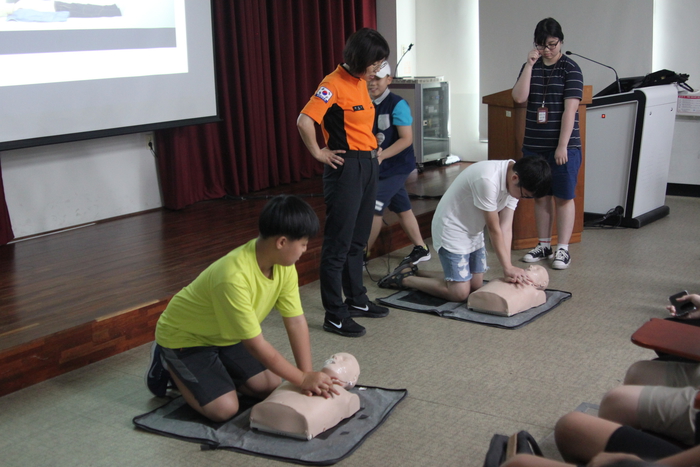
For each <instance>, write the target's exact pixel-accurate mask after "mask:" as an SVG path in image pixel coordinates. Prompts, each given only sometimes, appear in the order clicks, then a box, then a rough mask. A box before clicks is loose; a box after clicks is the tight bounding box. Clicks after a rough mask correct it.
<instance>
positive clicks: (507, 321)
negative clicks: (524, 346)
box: [377, 289, 571, 329]
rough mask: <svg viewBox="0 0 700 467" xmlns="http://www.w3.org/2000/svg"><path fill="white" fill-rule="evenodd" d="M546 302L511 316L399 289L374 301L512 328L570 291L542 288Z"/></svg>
mask: <svg viewBox="0 0 700 467" xmlns="http://www.w3.org/2000/svg"><path fill="white" fill-rule="evenodd" d="M545 293H546V295H547V301H546V302H544V304H542V305H540V306H536V307H533V308H530V309H529V310H525V311H522V312H520V313H517V314H515V315H513V316H497V315H490V314H488V313H481V312H479V311H474V310H472V309H471V308H469V307H467V304H466V302H462V303H459V302H448V301H446V300H443V299H441V298H438V297H434V296H432V295H428V294H426V293H423V292H420V291H418V290H402V291H400V292H396V293H395V294H393V295H390V296H388V297H386V298H379V299H377V301H378V302H379V303H381V304H383V305H387V306H390V307H393V308H400V309H402V310H408V311H415V312H417V313H429V314H434V315H437V316H440V317H442V318H449V319H456V320H458V321H469V322H472V323H478V324H484V325H486V326H495V327H499V328H505V329H516V328H519V327H521V326H525V325H526V324H528V323H530V322H532V321H533V320H535V319H536V318H539V317H540V316H542V315H544V314H545V313H547V312H548V311H551V310H553V309H554V308H556V307H557V306H559V304H560V303H562V302H565V301H566V300H568V299H570V298H571V293H569V292H562V291H561V290H550V289H547V290H545Z"/></svg>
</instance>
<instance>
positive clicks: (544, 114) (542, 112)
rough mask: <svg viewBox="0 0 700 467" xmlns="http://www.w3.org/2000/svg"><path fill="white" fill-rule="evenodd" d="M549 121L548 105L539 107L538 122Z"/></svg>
mask: <svg viewBox="0 0 700 467" xmlns="http://www.w3.org/2000/svg"><path fill="white" fill-rule="evenodd" d="M548 121H549V110H547V107H540V108H538V109H537V123H547V122H548Z"/></svg>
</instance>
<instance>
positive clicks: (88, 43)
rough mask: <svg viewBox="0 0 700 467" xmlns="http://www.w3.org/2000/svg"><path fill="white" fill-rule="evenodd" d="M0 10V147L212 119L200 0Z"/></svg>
mask: <svg viewBox="0 0 700 467" xmlns="http://www.w3.org/2000/svg"><path fill="white" fill-rule="evenodd" d="M45 5H46V6H45ZM48 5H50V7H48ZM0 8H4V10H2V11H0V14H2V16H0V70H2V72H1V73H0V103H1V104H0V106H1V107H0V108H1V109H2V110H0V150H9V149H16V148H22V147H30V146H38V145H43V144H53V143H59V142H66V141H74V140H80V139H89V138H97V137H104V136H113V135H118V134H127V133H137V132H144V131H151V130H155V129H161V128H168V127H174V126H181V125H189V124H198V123H206V122H212V121H217V120H218V116H217V100H216V82H215V70H214V49H213V31H212V13H211V2H210V0H149V1H141V0H123V1H121V0H117V1H116V3H115V2H114V0H112V1H110V2H100V1H89V0H86V3H80V4H79V3H69V2H53V1H50V2H49V1H37V0H31V1H28V0H19V1H16V2H12V3H4V4H0Z"/></svg>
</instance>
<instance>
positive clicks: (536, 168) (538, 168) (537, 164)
mask: <svg viewBox="0 0 700 467" xmlns="http://www.w3.org/2000/svg"><path fill="white" fill-rule="evenodd" d="M513 172H515V173H517V174H518V179H519V180H520V181H519V183H518V186H520V187H521V188H523V189H525V190H527V191H529V192H530V193H532V196H533V198H542V197H543V196H547V195H548V194H549V190H550V189H551V188H552V169H551V168H550V167H549V162H547V160H546V159H545V158H544V157H542V156H526V157H522V158H520V159H518V160H517V161H516V162H515V164H514V165H513Z"/></svg>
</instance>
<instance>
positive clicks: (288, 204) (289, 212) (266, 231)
mask: <svg viewBox="0 0 700 467" xmlns="http://www.w3.org/2000/svg"><path fill="white" fill-rule="evenodd" d="M318 228H319V226H318V217H317V216H316V213H315V212H314V210H313V208H312V207H311V206H309V203H307V202H306V201H304V200H303V199H301V198H299V197H298V196H294V195H278V196H275V197H274V198H272V199H271V200H270V201H269V202H268V203H267V204H266V205H265V207H264V208H263V210H262V212H261V213H260V219H259V220H258V229H259V231H260V236H261V237H262V238H269V237H275V236H278V235H282V236H285V237H287V238H289V239H290V240H299V239H302V238H304V237H313V236H315V235H316V234H317V233H318Z"/></svg>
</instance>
